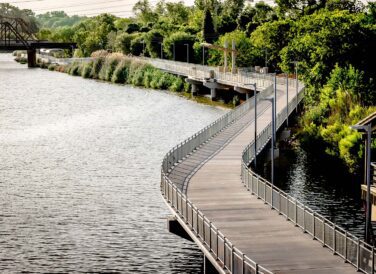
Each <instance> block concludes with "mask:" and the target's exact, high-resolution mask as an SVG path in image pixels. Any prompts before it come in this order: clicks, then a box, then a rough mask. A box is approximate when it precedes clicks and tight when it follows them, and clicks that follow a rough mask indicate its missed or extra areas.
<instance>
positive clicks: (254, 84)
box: [247, 83, 257, 168]
mask: <svg viewBox="0 0 376 274" xmlns="http://www.w3.org/2000/svg"><path fill="white" fill-rule="evenodd" d="M247 85H250V86H253V100H254V101H253V102H254V105H255V106H254V109H255V112H254V115H255V133H254V152H255V159H254V164H255V168H256V167H257V161H256V158H257V86H256V83H249V84H247Z"/></svg>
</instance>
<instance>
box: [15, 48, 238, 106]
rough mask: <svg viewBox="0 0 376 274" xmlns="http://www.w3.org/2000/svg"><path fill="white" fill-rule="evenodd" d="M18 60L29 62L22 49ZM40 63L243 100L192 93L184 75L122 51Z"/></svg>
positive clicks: (202, 99)
mask: <svg viewBox="0 0 376 274" xmlns="http://www.w3.org/2000/svg"><path fill="white" fill-rule="evenodd" d="M13 56H15V61H16V62H19V63H21V64H25V63H26V61H27V60H26V59H25V57H24V56H23V55H22V54H21V53H20V52H15V53H14V54H13ZM37 66H38V67H39V68H42V69H48V70H50V71H57V72H63V73H67V74H69V75H72V76H81V77H83V78H86V79H95V80H100V81H106V82H111V83H113V84H120V85H126V84H129V85H132V86H134V87H144V88H149V89H155V90H167V91H169V92H170V93H172V94H174V95H177V96H181V97H184V98H186V99H188V100H193V101H195V102H197V103H201V104H206V105H210V106H215V107H220V108H225V109H231V108H234V107H235V106H236V105H238V104H239V103H240V102H239V100H238V97H236V98H227V100H218V101H212V100H211V99H210V98H209V97H206V96H205V95H196V96H193V95H192V94H191V92H190V90H191V85H190V84H189V83H186V82H185V81H184V78H183V77H180V76H176V75H173V74H170V73H167V72H164V71H162V70H160V69H157V68H155V67H153V66H152V65H150V64H148V63H146V62H143V61H141V60H135V59H133V58H131V57H127V56H124V55H123V54H120V53H112V54H106V55H99V56H98V57H97V58H96V59H94V60H93V61H89V62H73V63H71V64H67V65H59V64H52V63H49V62H43V61H42V60H41V59H40V58H38V60H37Z"/></svg>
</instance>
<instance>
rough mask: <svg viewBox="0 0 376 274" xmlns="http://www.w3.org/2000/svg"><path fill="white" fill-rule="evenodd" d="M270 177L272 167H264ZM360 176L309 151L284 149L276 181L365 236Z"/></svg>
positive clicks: (294, 195)
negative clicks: (353, 174)
mask: <svg viewBox="0 0 376 274" xmlns="http://www.w3.org/2000/svg"><path fill="white" fill-rule="evenodd" d="M262 172H263V174H264V176H266V177H269V174H270V167H268V168H266V169H264V170H262ZM359 180H360V179H359V178H356V177H355V176H351V175H350V174H348V173H347V172H345V171H344V169H342V168H340V167H338V166H335V165H333V163H329V162H328V161H327V160H325V159H318V158H316V157H314V156H311V155H309V154H307V152H305V151H304V150H302V149H296V150H295V151H283V152H282V153H281V158H280V159H279V160H278V161H277V167H276V185H277V186H278V187H280V188H281V189H282V190H284V191H286V192H287V193H289V194H290V195H292V196H293V197H296V198H297V199H299V200H300V201H301V202H303V203H305V204H306V205H308V206H309V207H311V208H312V209H314V210H317V211H318V212H319V213H321V214H322V215H324V216H325V217H327V218H328V219H329V220H331V221H333V222H334V223H336V224H338V225H339V226H341V227H343V228H345V229H347V230H348V231H350V232H352V233H353V234H355V235H356V236H359V237H360V238H363V237H364V211H363V208H362V202H361V199H360V186H359Z"/></svg>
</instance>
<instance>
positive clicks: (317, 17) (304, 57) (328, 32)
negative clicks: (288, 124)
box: [281, 10, 376, 100]
mask: <svg viewBox="0 0 376 274" xmlns="http://www.w3.org/2000/svg"><path fill="white" fill-rule="evenodd" d="M292 32H293V33H292V37H293V39H292V40H291V42H290V43H289V44H288V46H287V47H285V48H284V49H282V51H281V59H282V68H283V69H284V70H289V71H292V64H291V62H292V61H293V60H298V61H299V72H300V73H301V74H302V78H303V79H304V80H305V82H306V83H307V84H309V85H312V86H314V87H319V86H322V85H323V84H325V81H326V78H327V77H328V75H329V73H330V71H331V70H332V69H333V68H334V67H335V65H336V64H338V65H339V66H341V67H343V66H346V65H348V64H352V65H353V66H355V67H356V68H358V69H361V70H362V71H364V72H365V73H367V75H372V74H373V75H375V68H374V65H373V64H374V63H375V61H376V56H375V51H374V49H375V48H376V44H375V43H376V36H375V35H376V32H375V27H374V26H372V25H369V24H368V23H367V18H366V16H365V15H364V14H363V13H359V14H354V13H350V12H349V11H338V10H336V11H327V10H322V11H320V12H317V13H315V14H312V15H309V16H304V17H302V18H301V19H300V20H299V21H297V22H296V23H295V24H294V27H293V28H292ZM368 77H370V76H368ZM311 91H312V92H311V93H309V95H310V96H308V98H309V99H311V100H316V98H317V97H315V96H316V95H317V92H316V91H317V89H312V90H311Z"/></svg>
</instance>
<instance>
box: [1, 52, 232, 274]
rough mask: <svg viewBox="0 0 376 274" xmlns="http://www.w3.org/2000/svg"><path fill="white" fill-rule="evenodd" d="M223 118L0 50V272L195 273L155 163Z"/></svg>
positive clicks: (162, 95)
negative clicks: (34, 64) (37, 65)
mask: <svg viewBox="0 0 376 274" xmlns="http://www.w3.org/2000/svg"><path fill="white" fill-rule="evenodd" d="M224 113H225V111H224V110H221V109H218V108H213V107H208V106H204V105H200V104H197V103H194V102H190V101H187V100H185V99H183V98H180V97H177V96H173V95H170V94H168V93H166V92H159V91H151V90H146V89H137V88H132V87H130V86H120V85H112V84H109V83H102V82H96V81H93V80H84V79H82V78H79V77H72V76H69V75H66V74H62V73H58V72H49V71H47V70H41V69H27V68H26V66H25V65H20V64H17V63H15V62H14V61H13V59H12V57H11V56H10V55H9V54H0V151H1V153H0V272H1V273H20V272H28V273H30V272H38V273H40V272H49V273H51V272H53V273H59V272H60V273H66V272H97V273H98V272H101V273H103V272H121V273H130V272H131V273H200V272H201V269H202V266H201V265H202V255H201V253H200V252H199V250H198V249H197V247H196V246H195V244H193V243H190V242H187V241H185V240H182V239H181V238H179V237H177V236H174V235H172V234H170V233H168V232H167V230H166V217H167V216H168V215H169V211H168V209H167V206H166V205H165V204H164V202H163V199H162V197H161V194H160V191H159V182H160V164H161V162H162V158H163V156H164V154H165V153H166V152H167V151H168V150H169V149H170V148H172V147H173V146H175V145H176V144H177V143H178V142H180V141H182V140H184V139H185V138H187V137H189V136H190V135H192V134H193V133H194V132H196V131H198V130H200V129H201V128H203V127H205V126H206V125H207V124H209V123H210V122H212V121H213V120H215V119H216V118H218V117H219V116H221V115H222V114H224Z"/></svg>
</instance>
